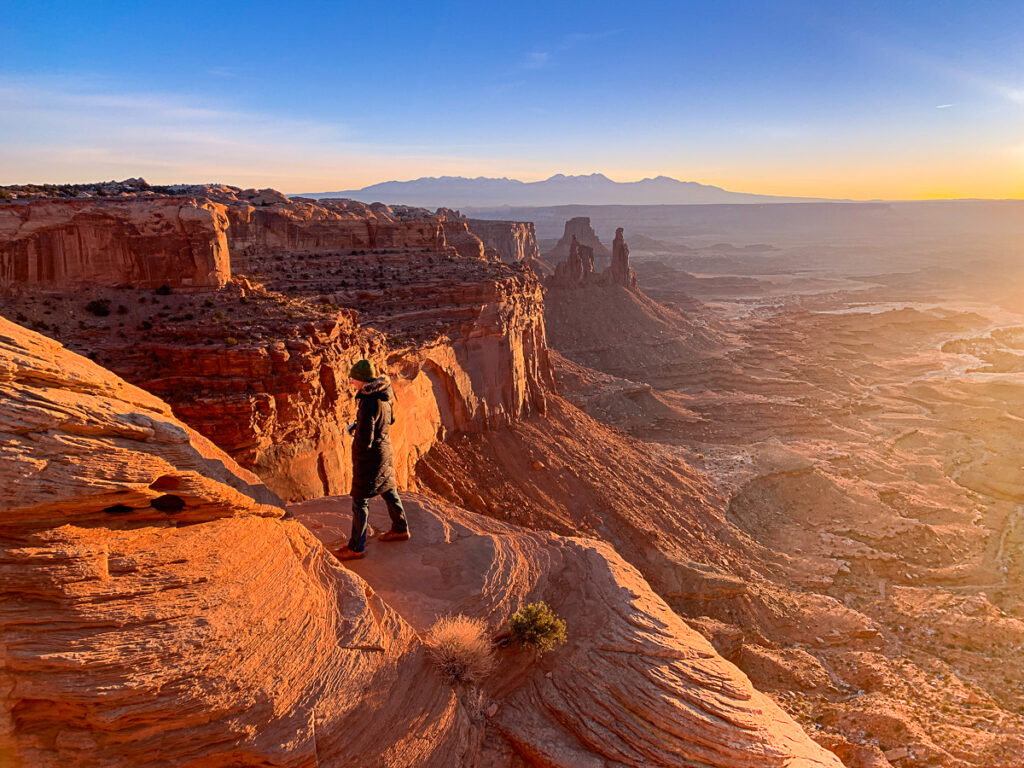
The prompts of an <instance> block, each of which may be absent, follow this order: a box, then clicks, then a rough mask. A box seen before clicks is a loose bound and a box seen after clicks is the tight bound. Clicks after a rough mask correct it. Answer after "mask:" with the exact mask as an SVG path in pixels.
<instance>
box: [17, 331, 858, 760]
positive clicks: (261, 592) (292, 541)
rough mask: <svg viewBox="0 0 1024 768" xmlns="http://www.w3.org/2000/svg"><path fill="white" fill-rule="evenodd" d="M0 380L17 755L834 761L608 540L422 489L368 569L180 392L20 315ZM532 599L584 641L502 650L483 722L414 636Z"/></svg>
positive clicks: (340, 515) (329, 512)
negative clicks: (502, 515) (53, 336)
mask: <svg viewBox="0 0 1024 768" xmlns="http://www.w3.org/2000/svg"><path fill="white" fill-rule="evenodd" d="M0 384H2V394H0V536H2V539H0V541H2V550H0V592H2V594H3V600H2V603H0V633H2V634H0V641H2V642H0V647H2V648H3V655H2V657H0V701H2V703H3V706H2V708H0V763H2V764H3V765H12V766H18V768H27V767H28V766H32V767H33V768H35V767H36V766H67V765H75V766H142V765H146V766H193V767H198V766H203V768H209V767H210V766H225V767H226V766H251V765H259V766H389V767H394V768H398V767H399V766H431V767H432V766H437V767H439V768H440V766H462V765H477V766H488V765H495V766H511V765H519V766H521V765H524V764H532V765H542V766H566V768H568V767H569V766H581V765H582V766H622V765H630V766H641V765H643V766H686V765H694V764H702V765H708V766H721V767H722V768H725V767H726V766H728V767H729V768H738V767H739V766H779V768H782V767H783V766H787V767H788V768H794V767H796V766H803V767H806V768H814V767H818V766H838V765H839V763H838V761H837V760H836V759H835V758H833V757H832V756H830V755H829V754H828V753H827V752H825V751H824V750H822V749H821V748H820V747H817V746H816V745H815V744H813V742H811V741H810V740H809V739H808V738H807V737H806V736H805V735H804V734H803V733H802V732H801V731H800V730H799V728H798V727H797V726H796V725H795V724H794V723H793V722H792V721H791V720H790V719H789V718H788V717H787V716H785V715H784V714H783V713H782V712H781V711H780V710H779V709H778V708H777V707H775V706H774V705H773V704H771V703H770V702H769V701H768V700H767V699H766V698H765V697H763V696H761V695H760V694H758V693H757V692H756V691H754V690H753V689H752V688H751V686H750V684H749V683H748V682H747V680H746V678H745V677H743V675H742V674H741V673H739V672H738V671H737V670H736V669H735V668H734V667H733V666H732V665H730V664H728V663H727V662H725V661H723V660H722V659H721V658H719V657H718V656H717V655H716V654H715V652H714V650H713V649H712V648H711V646H710V645H709V644H708V643H706V642H705V641H704V640H703V639H701V638H700V637H699V636H698V635H696V634H695V633H694V632H692V631H691V630H689V629H688V628H687V627H686V625H685V624H684V623H683V622H682V621H681V620H680V619H679V618H678V617H677V616H676V615H675V614H673V613H672V612H671V611H670V610H669V609H668V608H667V607H666V606H665V604H664V603H663V602H662V601H661V600H660V599H659V598H657V597H656V596H655V595H654V594H653V593H652V592H651V590H650V588H649V587H648V586H647V584H646V583H645V582H644V581H643V579H642V578H641V577H640V576H639V574H638V573H637V572H636V571H635V570H634V569H632V568H631V567H630V566H628V565H626V564H625V563H624V562H623V561H622V560H621V559H620V558H619V557H618V556H617V555H616V554H615V552H614V551H613V550H612V549H611V548H610V547H608V546H607V545H603V544H596V543H593V542H588V541H583V540H578V539H566V538H561V537H557V536H554V535H550V534H538V533H528V532H524V531H521V530H520V529H517V528H515V527H513V526H510V525H506V524H502V523H497V522H494V521H490V520H487V519H483V518H479V517H477V516H474V515H471V514H469V513H466V512H463V511H461V510H457V509H455V508H452V507H448V506H447V505H440V504H439V503H436V502H430V501H428V500H425V499H417V498H416V497H413V498H412V499H411V503H410V508H411V509H412V515H413V519H414V525H416V526H417V528H416V531H417V538H416V539H415V540H414V541H413V542H412V543H411V545H410V546H407V547H404V548H403V547H397V548H395V549H392V550H387V551H385V550H384V546H383V545H379V546H378V547H376V549H377V550H379V551H375V552H374V554H375V555H377V556H378V557H377V558H376V559H374V560H367V561H366V562H365V563H362V564H360V566H359V568H360V573H361V575H357V574H356V573H353V572H352V571H349V570H346V569H344V568H342V567H341V566H340V565H338V564H337V563H336V562H335V561H334V559H333V558H332V557H331V556H330V555H329V554H328V553H327V552H326V550H325V549H324V547H323V546H322V545H321V543H320V542H319V541H318V540H317V538H316V537H314V536H313V535H312V534H311V533H310V531H309V529H307V528H306V527H305V526H304V525H303V524H302V523H301V522H299V521H297V520H294V519H290V518H282V515H283V510H282V508H281V507H280V506H279V502H278V501H277V499H276V497H274V496H273V494H271V493H270V492H269V491H268V490H267V489H266V488H265V486H263V485H262V484H261V483H259V481H258V480H257V478H256V477H255V476H254V475H252V474H250V473H247V472H246V471H245V470H242V469H241V468H239V467H238V466H237V465H236V464H235V463H234V462H233V461H232V460H231V459H230V458H229V457H228V456H227V455H226V454H224V453H223V452H221V451H219V450H218V449H216V448H215V447H213V446H212V445H211V444H210V443H208V442H207V441H205V440H204V439H203V438H201V437H199V436H198V435H197V434H196V433H195V432H193V431H192V430H190V429H189V428H188V427H186V426H185V425H183V424H182V423H181V422H179V421H177V420H176V419H175V418H174V417H173V416H172V415H171V413H170V409H169V408H168V406H167V405H165V404H164V403H162V402H161V401H160V400H158V399H156V398H154V397H153V396H152V395H148V394H146V393H145V392H143V391H142V390H139V389H137V388H135V387H132V386H130V385H128V384H126V383H125V382H123V381H121V380H120V379H118V378H117V377H116V376H114V375H113V374H111V373H109V372H107V371H105V370H104V369H103V368H100V367H99V366H97V365H95V364H93V363H91V362H89V361H87V360H85V359H84V358H81V357H78V356H76V355H74V354H72V353H70V352H68V351H66V350H64V349H63V348H62V347H61V346H60V345H58V344H57V343H55V342H53V341H50V340H49V339H46V338H44V337H42V336H39V335H37V334H34V333H32V332H30V331H26V330H24V329H22V328H20V327H18V326H15V325H13V324H11V323H9V322H7V321H4V320H0ZM310 504H311V505H314V506H303V507H301V508H298V509H297V511H298V513H299V514H300V516H301V517H302V519H305V520H307V521H308V522H309V523H310V524H311V525H315V526H319V527H318V528H315V529H314V530H316V531H317V532H318V534H319V535H321V536H325V537H330V536H332V535H333V534H332V531H335V530H336V529H337V527H338V526H339V525H341V524H343V523H344V518H345V514H344V509H345V507H346V504H345V500H343V499H340V500H339V499H325V500H320V501H317V502H310ZM316 505H320V506H316ZM339 509H340V510H342V511H339ZM375 569H376V570H375ZM382 573H384V574H387V576H388V578H389V579H390V580H388V579H385V578H383V577H382V575H381V574H382ZM364 577H365V580H364ZM375 590H376V591H375ZM536 597H543V598H544V599H547V600H549V601H551V602H552V604H554V605H555V606H556V608H557V609H558V610H560V611H562V612H563V613H564V614H565V616H566V618H567V619H568V620H569V622H570V629H571V633H572V639H571V641H570V645H569V646H566V648H564V649H563V650H561V651H559V652H557V653H553V654H551V655H549V656H547V657H545V658H544V659H542V660H541V661H540V662H539V663H538V662H535V661H534V660H532V659H530V658H527V657H526V656H525V654H522V653H518V652H507V653H505V654H504V655H503V657H502V658H501V660H500V663H499V672H498V673H497V674H496V675H495V677H494V678H493V679H492V680H491V681H490V682H489V683H488V686H487V689H486V691H485V694H486V696H488V697H489V698H490V699H491V700H493V702H494V703H495V704H496V705H497V709H496V710H495V711H493V712H492V716H491V717H490V718H487V717H481V716H480V715H479V713H476V712H473V711H472V708H467V707H466V706H465V700H464V697H463V696H462V695H461V694H457V692H456V691H453V690H452V689H451V688H450V687H448V686H446V685H444V684H443V683H442V682H441V680H440V678H439V677H438V676H437V675H436V673H435V672H434V670H433V669H432V668H431V666H430V664H429V662H428V661H427V658H426V655H425V653H424V651H423V646H422V645H421V643H420V641H419V639H418V635H417V632H418V631H419V630H421V629H422V628H423V627H424V626H426V623H427V622H429V621H430V620H431V619H432V618H433V617H434V616H435V615H440V614H442V613H448V612H453V611H455V612H458V611H462V612H466V613H471V614H473V615H479V616H483V617H485V618H486V619H487V620H488V621H489V622H491V623H492V624H494V625H497V624H500V623H501V622H502V621H503V620H504V618H505V617H506V616H507V615H508V612H509V611H510V610H512V609H513V608H514V607H515V606H516V605H517V604H518V603H519V602H520V601H522V600H524V599H528V598H529V599H533V598H536ZM548 673H550V677H549V676H548Z"/></svg>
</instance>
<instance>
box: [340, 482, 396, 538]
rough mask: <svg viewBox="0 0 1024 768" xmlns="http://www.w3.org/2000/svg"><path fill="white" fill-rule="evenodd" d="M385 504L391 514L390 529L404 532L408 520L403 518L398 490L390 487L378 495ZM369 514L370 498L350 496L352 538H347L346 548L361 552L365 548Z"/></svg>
mask: <svg viewBox="0 0 1024 768" xmlns="http://www.w3.org/2000/svg"><path fill="white" fill-rule="evenodd" d="M380 497H381V498H382V499H384V503H385V504H387V507H388V514H389V515H391V530H392V531H394V532H395V533H405V532H406V531H408V530H409V522H408V521H407V520H406V519H405V509H403V508H402V500H401V499H400V498H399V497H398V491H396V490H395V489H394V488H392V489H391V490H390V491H384V493H382V494H381V495H380ZM369 514H370V499H368V498H367V499H361V498H359V497H358V496H353V497H352V538H351V539H349V540H348V548H349V549H351V550H352V551H353V552H362V551H363V549H365V548H366V528H367V525H366V518H367V516H368V515H369Z"/></svg>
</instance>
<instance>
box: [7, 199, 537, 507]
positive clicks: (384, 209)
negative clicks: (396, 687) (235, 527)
mask: <svg viewBox="0 0 1024 768" xmlns="http://www.w3.org/2000/svg"><path fill="white" fill-rule="evenodd" d="M191 191H193V192H195V193H202V194H205V195H207V196H208V197H209V198H215V199H216V201H217V202H213V203H202V204H196V205H198V206H199V208H198V209H200V210H205V209H202V208H201V206H202V205H206V206H208V207H209V208H210V209H213V210H216V211H217V212H218V216H219V217H220V218H219V220H218V221H219V224H220V227H221V228H220V231H219V234H220V236H221V239H222V241H224V242H226V243H227V245H228V247H229V249H230V252H231V264H230V266H231V267H232V268H234V269H235V270H236V271H238V270H239V269H244V273H245V277H244V278H242V277H240V278H239V279H237V280H235V281H234V282H231V283H229V284H227V285H225V286H224V287H223V288H222V289H221V290H220V291H218V292H217V293H216V294H211V295H210V296H209V297H203V296H195V295H194V294H191V293H188V292H179V291H178V290H176V287H177V285H178V284H177V283H175V284H174V286H175V288H174V289H172V291H171V292H170V293H168V292H167V291H161V292H160V295H153V294H152V292H151V291H148V290H145V291H144V290H141V286H135V287H132V288H125V287H121V288H117V289H115V288H112V287H110V286H109V285H108V286H107V287H106V288H104V287H103V286H96V285H90V286H85V285H80V284H77V283H68V282H67V281H65V283H64V284H63V285H62V288H63V291H62V292H60V293H56V292H55V293H54V294H50V295H47V296H41V295H39V294H38V292H33V291H27V290H19V291H18V294H19V295H18V296H11V297H8V298H7V299H6V300H4V301H0V310H2V311H4V312H6V313H7V314H8V315H9V316H11V317H18V318H21V319H22V321H23V322H26V323H27V324H30V325H32V326H33V327H35V328H36V329H38V330H42V331H45V332H48V333H51V334H53V335H54V336H55V337H57V338H58V339H60V340H63V341H66V342H67V343H68V344H69V345H70V346H71V347H72V348H73V349H75V350H77V351H80V352H82V353H84V354H89V355H90V356H93V357H95V358H96V359H98V360H101V361H102V362H103V364H104V365H105V366H107V367H108V368H110V369H111V370H114V371H115V372H117V373H118V374H119V375H121V376H123V377H124V378H125V379H127V380H129V381H131V382H133V383H135V384H137V385H139V386H141V387H143V388H144V389H146V390H148V391H150V392H153V393H155V394H157V395H158V396H160V397H162V398H164V399H166V401H167V402H169V403H170V405H171V406H172V407H173V408H174V412H175V414H176V415H177V416H178V417H179V418H181V419H182V420H184V421H186V422H187V423H189V424H191V425H192V426H193V427H194V428H196V429H197V430H198V431H199V432H200V433H202V434H203V435H205V436H206V437H207V438H209V439H210V440H212V441H213V442H214V443H215V444H216V445H218V446H219V447H221V448H222V449H224V450H226V451H227V452H228V453H229V454H230V455H231V456H232V457H234V458H235V460H236V461H238V462H239V463H240V464H242V465H243V466H245V467H247V468H248V469H250V470H253V471H255V472H258V473H259V474H260V476H261V477H262V478H263V479H264V481H265V482H266V483H267V484H268V485H269V486H270V487H271V488H272V489H273V490H274V491H275V492H277V493H278V494H280V495H281V496H282V497H283V498H285V499H288V500H296V499H307V498H312V497H315V496H323V495H331V494H337V493H344V492H347V491H348V484H349V482H350V473H351V461H350V456H349V443H350V441H349V439H348V437H347V435H346V432H345V429H346V426H347V425H348V424H349V423H350V422H351V421H352V419H353V418H354V402H353V399H352V396H351V392H350V391H349V386H348V370H349V367H350V366H351V365H352V363H354V362H355V361H356V360H358V359H360V358H362V357H368V358H370V359H372V360H374V362H375V363H376V364H377V365H378V367H380V368H381V370H385V371H387V372H389V373H390V375H391V376H392V378H393V380H394V386H395V391H396V394H397V396H398V398H399V407H398V409H397V411H396V412H397V414H398V420H397V421H396V424H395V425H394V429H393V430H392V435H393V440H394V443H395V448H396V452H395V456H396V470H397V474H398V477H399V480H400V483H401V484H402V485H403V486H406V485H408V484H412V483H414V482H415V473H414V469H413V468H414V466H415V464H416V462H417V461H418V459H419V458H420V457H421V456H422V455H423V454H425V453H426V452H427V451H428V450H429V449H430V448H431V446H432V445H433V444H434V442H435V441H437V440H439V439H443V438H444V436H445V435H447V434H450V433H453V432H459V431H478V430H483V429H488V428H490V427H493V426H497V425H504V424H508V423H511V422H512V421H514V420H516V419H519V418H522V417H523V416H526V415H529V414H531V413H538V412H543V411H544V408H545V397H546V393H547V392H550V391H551V390H552V388H553V386H554V382H553V376H552V373H551V367H550V363H549V361H548V359H547V343H546V339H545V331H544V318H543V297H542V289H541V286H540V283H539V282H538V280H537V279H536V277H535V276H534V275H533V273H532V272H530V271H529V270H526V269H521V268H517V267H515V268H514V267H509V266H507V265H504V264H501V263H497V262H493V261H487V260H485V259H484V246H483V244H482V242H481V240H480V239H479V238H478V237H476V236H475V235H473V234H472V233H470V232H469V230H468V226H467V224H466V222H465V221H464V220H461V219H458V218H456V217H455V216H451V217H448V216H445V215H443V214H442V215H431V214H429V213H428V212H426V211H423V210H421V209H410V208H403V207H394V208H391V207H388V206H383V205H372V206H367V205H364V204H362V203H357V202H354V201H330V200H329V201H325V202H322V203H316V204H314V203H310V202H306V201H303V200H298V201H289V200H288V199H287V198H284V197H283V196H281V195H280V194H279V193H276V192H274V191H273V190H245V191H242V190H237V189H234V188H227V187H220V186H206V187H202V188H196V189H193V190H191ZM193 202H194V201H193ZM181 204H182V203H181V200H180V198H176V197H169V198H159V197H157V198H154V197H140V198H135V199H126V200H123V201H119V202H118V203H117V204H116V206H115V207H113V208H112V210H113V211H114V212H118V213H119V215H120V216H121V217H122V219H123V220H124V221H149V220H151V219H154V218H159V217H160V216H163V215H164V214H163V213H162V212H164V211H165V210H167V209H169V208H170V209H173V208H174V206H180V205H181ZM90 205H108V204H106V203H93V202H90V201H74V200H41V201H32V202H31V203H30V204H28V205H25V204H23V206H22V207H23V208H25V209H26V210H35V211H44V212H46V214H47V217H48V218H49V220H51V221H55V220H62V217H63V218H69V217H70V214H69V213H68V212H69V211H70V212H74V211H77V210H79V209H80V208H82V207H83V206H86V207H88V206H90ZM122 223H123V222H122ZM140 238H141V236H140ZM140 238H136V240H134V241H132V247H137V249H141V244H142V243H143V242H144V241H143V240H142V239H140ZM150 240H151V242H150V245H151V247H152V248H153V253H152V255H153V257H154V258H156V257H157V256H159V255H160V254H161V251H160V246H161V242H162V241H161V240H159V238H156V237H155V236H153V235H151V237H150ZM227 266H228V264H227V260H226V259H225V267H227ZM115 277H116V279H115ZM125 277H126V275H125V274H124V273H121V274H120V275H119V276H115V274H114V272H113V271H112V272H111V273H110V274H109V275H108V276H107V282H108V283H110V284H112V285H120V284H121V283H122V282H123V281H124V280H125ZM28 284H30V283H28V282H25V281H22V282H21V283H19V285H22V286H25V285H28ZM160 284H161V285H162V284H163V283H162V282H161V283H160ZM341 307H351V308H353V309H342V308H341Z"/></svg>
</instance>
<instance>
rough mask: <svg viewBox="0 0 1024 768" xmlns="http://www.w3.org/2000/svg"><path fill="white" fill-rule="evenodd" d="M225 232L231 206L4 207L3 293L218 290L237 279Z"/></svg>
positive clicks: (0, 213)
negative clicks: (102, 288)
mask: <svg viewBox="0 0 1024 768" xmlns="http://www.w3.org/2000/svg"><path fill="white" fill-rule="evenodd" d="M227 227H228V219H227V215H226V209H225V206H223V205H220V204H217V203H213V202H210V201H209V200H202V199H200V200H197V199H191V198H156V199H152V200H149V201H147V202H146V203H145V204H144V205H140V204H139V203H138V202H137V201H135V200H132V199H128V200H121V199H117V200H97V199H90V200H34V201H31V202H15V203H8V204H6V205H0V291H2V292H12V291H17V290H27V289H30V288H35V289H42V290H55V291H60V290H68V289H73V288H77V287H82V286H87V285H133V286H137V287H140V288H157V287H159V286H161V285H168V286H171V287H173V288H179V289H216V288H220V287H222V286H223V285H224V284H225V283H226V282H227V280H228V279H229V277H230V275H231V267H230V259H229V254H228V242H227Z"/></svg>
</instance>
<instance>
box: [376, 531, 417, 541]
mask: <svg viewBox="0 0 1024 768" xmlns="http://www.w3.org/2000/svg"><path fill="white" fill-rule="evenodd" d="M411 538H412V534H411V533H409V532H408V531H402V532H401V533H399V532H398V531H388V532H387V533H382V534H381V535H380V536H378V537H377V541H408V540H409V539H411Z"/></svg>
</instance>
